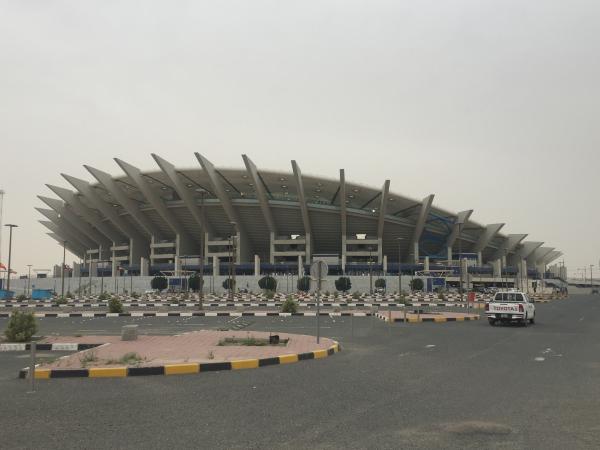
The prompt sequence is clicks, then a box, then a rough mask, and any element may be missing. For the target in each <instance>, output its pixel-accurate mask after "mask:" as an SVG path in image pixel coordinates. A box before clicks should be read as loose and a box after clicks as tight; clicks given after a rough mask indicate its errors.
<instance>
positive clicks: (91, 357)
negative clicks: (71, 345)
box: [79, 350, 98, 367]
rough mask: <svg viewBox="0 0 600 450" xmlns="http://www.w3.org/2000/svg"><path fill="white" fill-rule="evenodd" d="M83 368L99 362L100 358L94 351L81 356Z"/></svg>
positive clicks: (80, 360)
mask: <svg viewBox="0 0 600 450" xmlns="http://www.w3.org/2000/svg"><path fill="white" fill-rule="evenodd" d="M79 362H80V363H81V367H87V366H88V365H89V364H92V363H95V362H98V356H96V352H95V351H94V350H88V351H87V352H85V353H84V354H83V355H81V356H79Z"/></svg>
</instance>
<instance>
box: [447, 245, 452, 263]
mask: <svg viewBox="0 0 600 450" xmlns="http://www.w3.org/2000/svg"><path fill="white" fill-rule="evenodd" d="M448 261H452V247H448Z"/></svg>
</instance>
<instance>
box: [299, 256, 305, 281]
mask: <svg viewBox="0 0 600 450" xmlns="http://www.w3.org/2000/svg"><path fill="white" fill-rule="evenodd" d="M298 276H299V277H303V276H304V266H303V265H302V255H298Z"/></svg>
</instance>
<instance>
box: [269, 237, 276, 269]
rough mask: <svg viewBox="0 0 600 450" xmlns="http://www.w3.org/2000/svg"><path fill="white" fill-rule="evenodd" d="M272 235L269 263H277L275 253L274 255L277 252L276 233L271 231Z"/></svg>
mask: <svg viewBox="0 0 600 450" xmlns="http://www.w3.org/2000/svg"><path fill="white" fill-rule="evenodd" d="M270 235H271V243H270V246H269V264H275V255H273V253H274V252H275V233H273V232H272V231H271V233H270Z"/></svg>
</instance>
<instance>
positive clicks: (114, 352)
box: [19, 330, 340, 379]
mask: <svg viewBox="0 0 600 450" xmlns="http://www.w3.org/2000/svg"><path fill="white" fill-rule="evenodd" d="M74 340H76V341H77V345H83V344H86V343H90V344H91V343H94V344H97V343H98V342H102V344H101V345H99V346H96V347H94V348H91V349H88V350H84V351H80V352H77V353H73V354H71V355H68V356H64V357H62V358H60V359H57V360H55V361H53V362H51V363H48V364H41V365H38V366H36V369H35V378H36V379H47V378H71V377H87V378H107V377H127V376H139V375H182V374H197V373H202V372H214V371H222V370H238V369H254V368H258V367H264V366H271V365H278V364H289V363H294V362H298V361H304V360H308V359H321V358H326V357H328V356H331V355H333V354H334V353H336V352H338V351H340V346H339V344H338V343H337V342H336V341H334V340H332V339H328V338H321V339H320V342H319V343H318V344H317V342H316V338H315V337H314V336H308V335H300V334H288V333H268V332H259V331H252V332H248V331H213V330H202V331H195V332H191V333H185V334H180V335H175V336H139V337H138V339H137V340H133V341H123V340H121V337H120V336H85V337H79V338H74V337H72V336H60V337H52V338H49V339H46V340H45V341H44V343H45V344H59V343H66V342H69V343H72V342H74ZM27 374H28V369H23V370H21V371H20V373H19V377H20V378H25V377H26V376H27Z"/></svg>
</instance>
